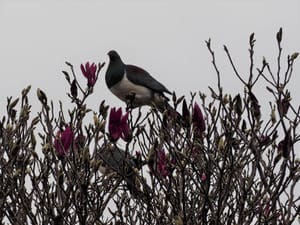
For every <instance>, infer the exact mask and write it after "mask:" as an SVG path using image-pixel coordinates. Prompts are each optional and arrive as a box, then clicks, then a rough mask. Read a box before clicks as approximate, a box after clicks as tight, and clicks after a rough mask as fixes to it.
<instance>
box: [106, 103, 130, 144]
mask: <svg viewBox="0 0 300 225" xmlns="http://www.w3.org/2000/svg"><path fill="white" fill-rule="evenodd" d="M108 131H109V134H110V136H111V138H112V140H113V141H117V140H118V139H119V138H120V137H121V138H122V139H123V140H124V141H129V140H130V137H131V131H130V128H129V125H128V112H127V113H126V114H125V115H122V108H119V109H118V110H116V108H115V107H114V108H112V109H111V110H110V115H109V124H108Z"/></svg>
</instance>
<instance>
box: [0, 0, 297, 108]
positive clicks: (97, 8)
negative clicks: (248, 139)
mask: <svg viewBox="0 0 300 225" xmlns="http://www.w3.org/2000/svg"><path fill="white" fill-rule="evenodd" d="M279 27H283V31H284V36H283V47H284V49H285V51H284V54H288V53H292V52H294V51H300V41H299V40H300V1H299V0H288V1H279V0H260V1H252V0H248V1H247V0H229V1H225V0H222V1H221V0H219V1H217V0H215V1H203V0H202V1H174V0H162V1H158V0H156V1H138V0H129V1H121V0H119V1H118V0H114V1H95V0H94V1H92V0H90V1H79V0H77V1H75V0H64V1H63V0H60V1H58V0H57V1H53V0H51V1H37V0H36V1H33V0H26V1H25V0H22V1H21V0H20V1H17V0H9V1H8V0H7V1H6V0H1V1H0V28H1V32H0V34H1V35H0V65H1V66H0V76H1V81H2V82H0V91H1V98H0V105H3V106H4V104H5V101H6V96H9V95H13V96H17V95H18V94H19V92H20V91H21V89H22V88H24V87H26V86H27V85H28V84H32V85H33V91H32V96H34V97H33V98H32V103H33V104H36V103H35V101H36V98H35V90H36V88H37V87H40V88H42V89H43V90H45V91H46V93H47V94H48V96H49V98H51V99H54V100H55V101H57V100H58V99H62V100H63V101H65V100H66V99H67V98H66V97H65V93H66V91H67V90H66V88H67V85H66V82H65V81H64V78H63V76H62V75H61V72H60V71H61V70H64V69H67V67H66V66H65V64H64V61H70V62H71V63H73V64H74V66H75V67H76V69H77V71H78V75H80V73H79V72H80V70H79V66H80V63H84V62H86V61H95V62H103V61H105V62H107V61H108V57H107V55H106V53H107V52H108V51H109V50H111V49H116V50H118V51H119V53H120V55H121V57H122V58H123V60H124V61H125V62H126V63H132V64H136V65H139V66H142V67H143V68H145V69H146V70H148V71H149V72H150V73H151V74H152V75H153V76H154V77H156V78H157V79H158V80H159V81H161V82H162V83H164V84H165V85H166V86H167V87H168V88H169V89H170V90H172V91H173V90H174V91H176V92H177V93H178V95H182V94H186V95H188V94H189V92H190V91H196V90H202V91H205V92H208V89H207V86H208V85H211V86H214V85H215V84H216V77H215V73H214V71H213V68H212V65H211V63H210V61H211V57H210V55H209V53H208V51H207V49H206V46H205V42H204V41H205V40H207V39H208V38H209V37H210V38H211V39H212V43H213V48H214V49H215V51H216V57H217V61H218V63H219V65H220V70H221V72H222V80H223V82H224V83H223V84H224V86H225V87H226V88H227V90H228V91H231V92H232V91H233V90H236V86H235V85H236V78H235V77H234V75H233V72H232V70H231V68H230V67H229V64H228V60H227V59H226V57H225V54H224V52H223V50H222V46H223V44H226V45H228V47H229V49H230V51H231V53H232V56H233V58H234V60H235V62H236V63H237V65H238V69H239V70H240V71H241V72H242V73H243V74H247V72H248V68H249V66H248V50H247V49H248V37H249V34H250V33H252V32H255V34H256V39H257V42H256V44H257V45H256V53H257V56H256V62H259V63H260V62H261V59H262V56H263V55H264V56H266V58H267V59H268V60H269V61H270V64H271V66H272V67H274V68H275V65H276V64H275V57H276V55H275V54H274V53H275V52H276V50H277V49H276V47H277V46H276V42H275V33H276V32H277V31H278V29H279ZM259 65H260V64H259ZM105 70H106V67H105V68H104V70H103V71H102V73H101V76H100V78H99V80H98V83H97V84H96V87H95V93H94V95H93V97H92V98H91V99H90V103H91V104H95V109H96V107H98V104H99V102H100V101H101V100H103V99H106V101H107V103H108V104H110V105H115V106H124V105H123V103H121V102H120V101H119V100H118V99H117V98H116V97H114V96H112V94H111V93H110V92H109V91H108V90H107V88H106V85H105V82H104V72H105ZM299 71H300V62H299V60H298V62H297V63H296V68H295V73H296V74H295V75H296V76H295V77H294V80H293V83H294V84H295V86H294V87H292V91H294V92H295V93H297V95H299V93H300V92H299V90H298V89H297V86H296V83H299V76H297V73H299ZM82 82H83V84H85V80H84V79H83V78H82ZM233 88H235V89H233ZM1 108H2V109H0V112H3V111H2V110H3V108H4V107H1Z"/></svg>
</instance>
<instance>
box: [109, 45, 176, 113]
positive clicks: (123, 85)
mask: <svg viewBox="0 0 300 225" xmlns="http://www.w3.org/2000/svg"><path fill="white" fill-rule="evenodd" d="M108 56H109V65H108V68H107V71H106V74H105V81H106V84H107V86H108V88H109V89H110V91H111V92H112V93H113V94H115V95H116V96H117V97H118V98H119V99H121V100H122V101H124V102H126V103H127V106H128V107H129V108H135V107H139V106H143V105H150V106H155V107H157V108H158V109H159V110H160V111H164V110H165V109H166V106H168V103H167V101H168V98H167V97H166V96H165V95H164V93H168V94H171V92H170V91H169V90H168V89H167V88H166V87H165V86H164V85H163V84H161V83H160V82H158V81H157V80H156V79H154V78H153V77H152V76H151V75H150V74H149V73H148V72H147V71H145V70H144V69H142V68H140V67H137V66H134V65H127V64H124V63H123V61H122V59H121V57H120V56H119V54H118V53H117V52H116V51H114V50H112V51H110V52H108Z"/></svg>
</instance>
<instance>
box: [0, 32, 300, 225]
mask: <svg viewBox="0 0 300 225" xmlns="http://www.w3.org/2000/svg"><path fill="white" fill-rule="evenodd" d="M276 40H277V45H278V57H277V62H276V63H277V69H276V70H275V71H273V70H272V69H271V67H270V66H269V63H268V61H267V60H266V59H263V60H262V64H261V65H259V66H255V65H254V43H255V39H254V34H251V36H250V38H249V45H250V47H249V53H250V71H249V75H248V76H247V77H243V76H242V75H241V74H240V73H239V72H238V71H237V69H236V66H235V64H234V62H233V59H232V57H231V55H230V52H229V50H228V49H227V47H226V46H224V50H225V52H226V54H227V57H228V59H229V62H230V65H231V66H232V68H233V71H234V74H235V75H236V78H237V79H238V80H239V81H240V84H241V87H243V88H244V91H243V93H237V94H236V95H231V94H228V93H224V90H223V88H222V83H221V81H220V80H221V79H220V73H219V69H218V66H217V63H216V59H215V54H214V51H213V49H212V47H211V41H210V40H208V41H206V45H207V48H208V50H209V53H210V54H211V57H212V65H213V67H214V69H215V72H216V75H217V86H216V87H215V88H210V92H211V93H210V96H209V97H207V95H206V94H204V93H201V92H199V93H191V96H189V99H190V100H187V99H186V98H185V97H184V96H182V97H177V96H176V94H175V93H174V94H173V97H172V100H171V101H170V102H171V105H172V107H173V110H172V109H168V110H166V111H165V112H163V113H160V112H158V111H157V110H156V109H155V107H153V108H152V109H149V110H143V111H141V109H127V110H126V108H125V107H124V108H123V109H122V108H116V107H113V106H108V105H106V104H105V102H104V100H103V101H102V102H101V103H100V106H99V109H98V110H95V109H91V108H90V107H89V106H88V105H87V102H86V100H87V99H88V98H89V96H90V95H92V94H93V88H96V87H95V84H96V82H97V79H98V76H99V74H100V72H102V68H103V65H104V64H101V63H100V64H98V65H96V64H95V63H86V64H85V65H81V71H82V74H83V76H84V77H85V78H86V79H87V85H86V84H80V83H79V81H78V79H77V76H78V75H76V74H75V72H74V69H73V65H71V64H70V63H67V67H68V70H67V71H63V73H64V75H65V79H66V81H67V82H68V84H69V87H70V88H69V92H68V99H69V100H70V101H71V102H72V103H73V104H74V106H73V108H71V109H65V108H64V107H63V105H62V104H60V108H59V109H55V108H54V106H53V103H52V101H50V100H49V99H48V98H47V96H46V93H44V92H43V91H42V90H40V89H38V90H37V97H38V100H39V102H40V103H41V104H40V105H41V110H40V111H39V112H38V113H37V115H32V114H31V113H30V111H31V105H30V103H29V100H28V97H27V95H28V93H29V91H30V87H28V88H25V89H24V90H23V91H22V95H21V97H20V98H17V99H13V98H11V97H10V98H8V99H7V114H6V115H4V116H2V119H1V121H0V143H1V144H0V179H1V185H0V188H1V190H0V217H1V221H2V223H1V224H8V223H9V224H147V225H148V224H176V225H181V224H193V225H194V224H293V223H296V222H297V220H298V219H299V218H297V217H299V214H300V197H299V193H300V192H299V178H300V166H299V165H300V161H299V159H297V154H298V156H299V153H296V146H297V142H298V141H299V137H300V136H299V131H298V130H299V129H298V127H299V121H300V108H299V106H297V105H296V106H294V105H293V104H292V102H291V94H290V91H289V90H288V89H287V86H288V83H289V82H290V81H291V78H292V72H293V65H294V61H295V59H296V58H297V56H298V53H294V54H291V55H288V56H287V60H284V62H285V63H287V66H286V69H285V70H284V71H283V69H282V67H281V64H282V47H281V40H282V30H281V29H280V30H279V32H278V33H277V35H276ZM256 67H257V68H256ZM255 68H256V69H255ZM258 83H260V84H263V85H265V86H266V89H265V91H266V93H269V95H266V96H271V97H270V99H268V100H269V101H270V103H269V104H270V108H269V110H267V109H266V110H264V111H262V110H261V107H260V106H261V103H262V101H263V99H261V98H260V96H258V95H257V93H256V92H255V90H254V87H255V86H256V85H257V84H258ZM266 96H264V100H265V99H266ZM174 109H175V110H176V111H175V110H174ZM55 115H58V116H55ZM88 118H93V120H88ZM86 121H92V122H90V123H88V122H86ZM297 188H298V191H297Z"/></svg>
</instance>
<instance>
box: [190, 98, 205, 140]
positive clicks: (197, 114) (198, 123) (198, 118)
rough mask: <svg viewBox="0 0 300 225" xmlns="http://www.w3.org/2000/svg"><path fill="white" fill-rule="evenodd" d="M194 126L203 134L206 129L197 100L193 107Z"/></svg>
mask: <svg viewBox="0 0 300 225" xmlns="http://www.w3.org/2000/svg"><path fill="white" fill-rule="evenodd" d="M192 122H193V126H194V128H195V130H196V132H197V133H198V134H200V135H201V134H202V133H203V132H204V131H205V121H204V117H203V114H202V112H201V109H200V107H199V105H198V104H197V103H196V102H195V104H194V107H193V117H192Z"/></svg>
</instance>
